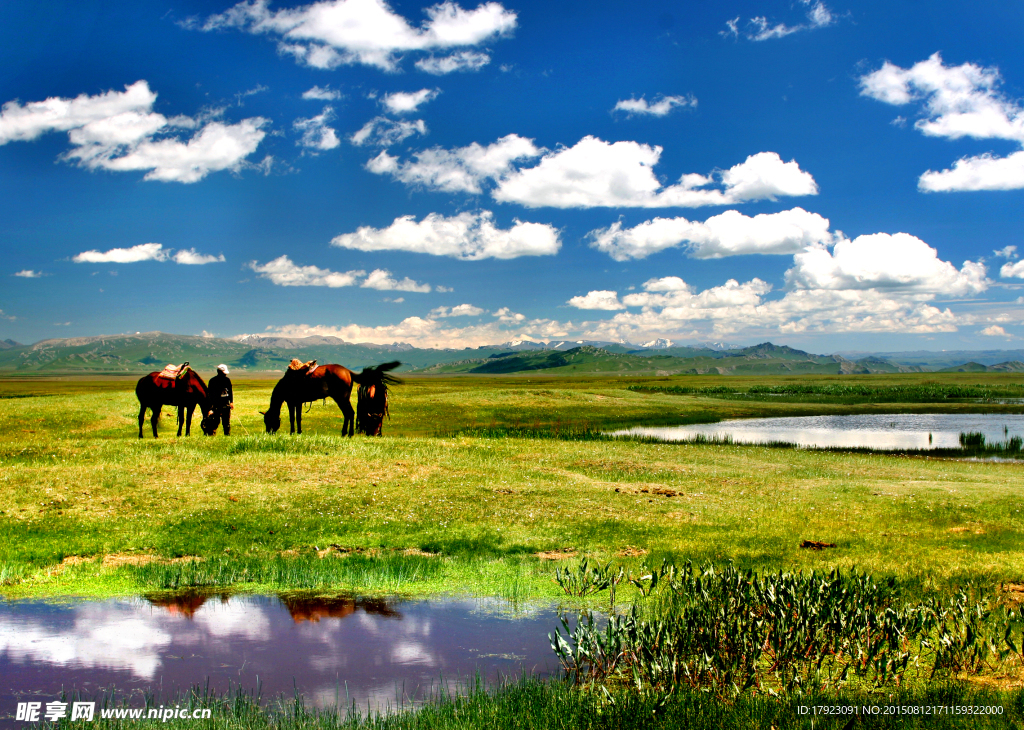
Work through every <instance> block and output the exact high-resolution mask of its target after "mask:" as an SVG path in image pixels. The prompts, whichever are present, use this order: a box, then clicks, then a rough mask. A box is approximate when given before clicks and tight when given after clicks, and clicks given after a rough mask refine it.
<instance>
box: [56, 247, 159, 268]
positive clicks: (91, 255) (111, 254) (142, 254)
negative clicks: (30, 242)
mask: <svg viewBox="0 0 1024 730" xmlns="http://www.w3.org/2000/svg"><path fill="white" fill-rule="evenodd" d="M169 257H170V251H167V250H165V249H164V247H163V244H161V243H140V244H139V245H138V246H132V247H131V248H112V249H110V250H109V251H96V250H93V251H83V252H82V253H80V254H78V255H77V256H75V257H73V258H72V259H71V260H72V261H74V262H75V263H78V264H134V263H136V262H137V261H166V260H167V259H168V258H169Z"/></svg>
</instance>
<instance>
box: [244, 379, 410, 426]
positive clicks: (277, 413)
mask: <svg viewBox="0 0 1024 730" xmlns="http://www.w3.org/2000/svg"><path fill="white" fill-rule="evenodd" d="M399 365H401V363H399V362H393V363H385V364H384V365H380V366H379V367H378V368H367V370H364V371H363V372H362V373H354V372H352V371H351V370H349V369H348V368H345V367H342V366H341V365H320V366H319V367H316V368H313V369H312V370H310V371H309V372H308V373H307V372H305V371H302V370H287V371H285V374H284V377H283V378H281V379H280V380H279V381H277V385H275V386H274V392H273V393H271V395H270V407H269V408H267V410H266V411H260V413H262V414H263V424H264V425H265V426H266V427H267V433H277V430H278V429H279V428H281V404H282V403H287V404H288V419H289V421H290V422H291V433H295V431H296V429H298V432H299V433H302V404H303V403H311V402H313V401H316V400H324V399H326V398H328V397H330V398H333V399H334V402H335V403H337V404H338V408H340V409H341V412H342V413H343V414H344V415H345V422H344V423H343V424H342V426H341V433H342V435H344V436H351V435H352V434H353V433H354V431H355V411H354V410H352V403H351V402H350V400H351V398H352V383H359V384H360V385H362V384H363V383H364V382H376V380H375V379H376V378H377V377H378V376H377V375H366V373H367V372H368V371H372V372H373V373H374V374H376V373H377V371H378V370H380V369H381V368H383V370H392V369H394V368H397V367H398V366H399ZM381 374H383V371H382V372H381Z"/></svg>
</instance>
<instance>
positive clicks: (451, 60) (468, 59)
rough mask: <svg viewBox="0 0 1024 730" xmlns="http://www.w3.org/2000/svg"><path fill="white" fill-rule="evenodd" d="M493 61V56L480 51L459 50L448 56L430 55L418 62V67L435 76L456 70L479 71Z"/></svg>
mask: <svg viewBox="0 0 1024 730" xmlns="http://www.w3.org/2000/svg"><path fill="white" fill-rule="evenodd" d="M490 62H491V57H490V56H488V55H487V54H486V53H480V52H479V51H459V52H458V53H452V54H449V55H447V56H428V57H427V58H421V59H420V60H419V61H417V62H416V68H418V69H419V70H420V71H423V72H424V73H428V74H433V75H434V76H443V75H444V74H450V73H455V72H456V71H479V70H480V69H482V68H483V67H484V66H486V65H487V64H489V63H490Z"/></svg>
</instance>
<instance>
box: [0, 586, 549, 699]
mask: <svg viewBox="0 0 1024 730" xmlns="http://www.w3.org/2000/svg"><path fill="white" fill-rule="evenodd" d="M496 608H499V607H498V606H496V605H495V603H494V602H489V601H486V600H473V599H444V600H434V601H407V602H396V601H391V600H383V599H357V598H338V599H329V600H323V599H315V598H307V597H302V596H289V597H285V598H281V599H278V598H275V597H267V596H233V597H228V596H204V595H201V594H186V595H179V596H174V597H164V596H159V597H150V598H148V599H118V600H108V601H95V602H81V603H66V604H53V603H45V602H40V601H19V602H10V603H6V604H0V708H3V709H0V715H3V714H6V712H7V709H6V708H11V707H14V704H13V703H15V702H16V701H17V698H19V697H21V698H22V699H24V697H25V696H26V695H28V694H32V695H33V696H34V697H43V698H52V699H56V698H57V696H58V695H59V694H60V692H61V690H62V689H63V690H65V691H71V690H72V689H73V690H75V691H79V692H82V693H83V694H84V695H85V696H87V697H88V696H98V695H100V694H102V693H103V692H104V691H106V690H108V689H110V688H116V689H117V690H118V692H119V693H122V694H128V695H131V694H133V693H136V694H141V693H146V692H148V693H152V694H155V695H157V696H158V697H163V698H170V697H173V696H174V695H175V694H176V693H178V692H182V691H185V690H188V689H189V688H190V687H193V686H196V685H205V684H206V683H207V681H209V686H210V688H211V689H212V690H214V691H218V692H226V691H228V690H229V689H230V688H231V687H238V686H241V687H242V688H243V689H247V690H254V689H256V688H257V687H260V688H261V690H262V694H263V696H264V697H273V696H276V695H278V694H285V695H288V696H290V695H291V694H292V693H293V691H294V688H296V687H297V688H298V690H299V691H300V692H301V693H302V694H303V695H305V696H306V698H307V700H308V701H310V702H312V703H314V704H318V705H327V704H332V703H334V702H341V703H342V704H343V705H348V704H349V703H350V702H353V701H354V702H355V703H356V705H357V706H359V707H361V708H367V707H368V706H369V707H385V706H388V705H390V706H392V707H393V706H395V705H396V704H397V703H398V702H399V701H402V700H404V701H416V700H417V699H422V698H423V697H424V696H425V695H427V694H429V693H430V691H431V690H432V689H433V688H436V687H437V686H438V683H439V682H441V681H443V682H444V683H445V685H446V686H447V687H448V688H449V689H453V690H458V689H459V688H460V687H461V686H462V684H461V682H462V681H464V680H467V679H468V678H471V677H473V676H474V674H475V673H477V672H479V673H480V674H481V675H482V676H483V677H484V678H485V679H486V680H488V681H498V680H499V679H501V678H502V677H507V676H511V675H514V674H516V673H519V672H522V671H524V670H526V671H530V672H533V673H535V674H539V675H541V676H545V675H547V674H549V673H551V672H554V671H555V670H556V669H557V663H556V662H555V660H554V656H553V654H552V653H551V649H550V647H549V646H548V641H547V633H548V632H549V631H551V630H552V628H553V627H554V626H555V625H556V623H557V617H556V613H555V610H554V608H543V609H537V610H535V611H533V612H532V613H529V614H527V615H511V614H509V613H506V612H503V611H500V610H495V609H496ZM135 702H137V703H139V704H140V703H141V699H140V698H138V697H136V698H135Z"/></svg>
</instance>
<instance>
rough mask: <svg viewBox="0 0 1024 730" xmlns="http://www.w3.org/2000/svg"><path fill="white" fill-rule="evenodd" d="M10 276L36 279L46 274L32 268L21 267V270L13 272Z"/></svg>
mask: <svg viewBox="0 0 1024 730" xmlns="http://www.w3.org/2000/svg"><path fill="white" fill-rule="evenodd" d="M11 276H20V277H21V278H22V279H38V278H40V277H42V276H46V274H44V273H43V272H42V271H33V270H32V269H22V270H21V271H17V272H15V273H13V274H11Z"/></svg>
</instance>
